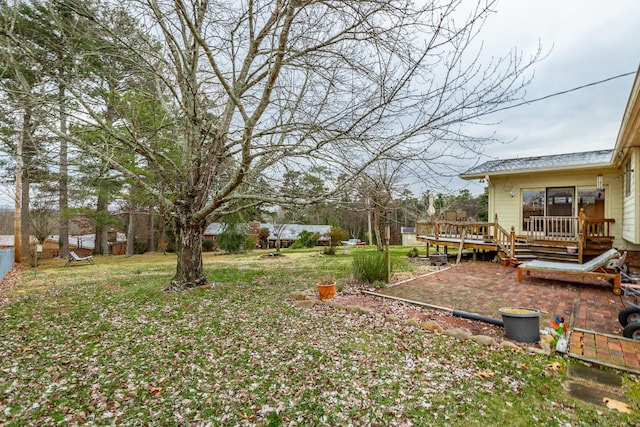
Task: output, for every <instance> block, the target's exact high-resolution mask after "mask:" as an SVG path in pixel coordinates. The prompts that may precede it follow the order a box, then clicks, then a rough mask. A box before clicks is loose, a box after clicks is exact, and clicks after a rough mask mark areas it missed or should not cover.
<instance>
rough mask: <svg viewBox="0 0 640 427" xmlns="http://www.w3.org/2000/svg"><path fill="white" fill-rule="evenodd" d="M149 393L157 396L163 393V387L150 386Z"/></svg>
mask: <svg viewBox="0 0 640 427" xmlns="http://www.w3.org/2000/svg"><path fill="white" fill-rule="evenodd" d="M149 393H150V394H151V395H153V396H157V395H159V394H160V393H162V387H149Z"/></svg>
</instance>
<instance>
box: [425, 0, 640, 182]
mask: <svg viewBox="0 0 640 427" xmlns="http://www.w3.org/2000/svg"><path fill="white" fill-rule="evenodd" d="M495 10H496V12H495V13H493V14H492V16H490V17H489V19H488V21H487V22H486V24H485V26H484V27H483V29H482V31H481V33H480V35H479V39H481V40H482V41H483V43H484V49H483V55H482V57H483V58H487V59H488V58H490V57H491V56H504V54H505V53H507V52H508V51H509V50H510V49H514V48H516V49H518V50H520V51H522V52H523V53H524V54H525V55H531V54H533V53H535V51H536V50H537V47H538V43H540V44H541V45H542V48H543V51H545V52H548V55H547V56H546V58H544V59H542V60H541V61H540V62H539V63H538V64H536V65H535V66H534V77H533V80H532V82H531V84H530V85H529V86H527V87H526V95H525V98H524V99H525V100H527V101H529V100H534V99H536V98H540V97H544V96H547V95H551V94H553V93H557V92H561V91H565V90H569V89H573V88H576V87H578V86H582V85H587V84H590V83H593V82H597V81H600V80H604V79H608V78H610V77H613V76H617V75H620V74H625V73H629V72H633V73H635V72H636V71H637V69H638V65H640V32H639V31H640V1H638V0H612V1H610V2H603V1H596V0H563V1H557V0H535V1H532V0H501V1H499V2H498V4H497V6H496V7H495ZM633 79H634V75H630V76H626V77H622V78H618V79H615V80H612V81H609V82H606V83H601V84H597V85H594V86H590V87H588V88H585V89H580V90H577V91H575V92H571V93H568V94H564V95H559V96H555V97H551V98H548V99H545V100H542V101H539V102H533V103H529V104H527V105H524V106H520V107H516V108H513V109H509V110H505V111H502V112H498V113H494V114H491V115H489V116H486V117H485V118H484V120H485V122H487V123H494V124H492V125H490V126H484V127H482V128H477V129H475V131H477V132H479V133H483V132H484V133H485V134H490V133H494V132H495V136H496V138H498V139H499V140H501V141H506V142H507V143H505V144H502V143H493V144H490V145H488V146H487V147H486V148H485V155H486V157H485V158H481V159H480V163H483V162H484V161H487V160H491V159H510V158H521V157H529V156H538V155H548V154H563V153H574V152H580V151H592V150H600V149H611V148H613V147H614V145H615V141H616V137H617V135H618V130H619V128H620V123H621V121H622V114H623V112H624V108H625V106H626V103H627V100H628V98H629V94H630V91H631V86H632V84H633ZM471 166H473V163H470V164H469V167H471ZM452 184H453V185H452V188H455V187H456V185H457V186H460V187H464V188H468V189H469V190H470V191H471V192H472V193H474V194H478V193H480V192H482V190H483V185H482V184H480V183H478V182H477V181H476V182H471V183H469V182H467V181H462V180H457V181H456V182H453V183H452ZM460 187H458V188H460ZM419 191H420V190H419ZM422 191H424V189H422Z"/></svg>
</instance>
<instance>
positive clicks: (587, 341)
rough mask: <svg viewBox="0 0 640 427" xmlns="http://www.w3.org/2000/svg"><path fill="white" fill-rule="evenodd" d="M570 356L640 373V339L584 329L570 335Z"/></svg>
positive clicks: (575, 330) (574, 331) (576, 330)
mask: <svg viewBox="0 0 640 427" xmlns="http://www.w3.org/2000/svg"><path fill="white" fill-rule="evenodd" d="M568 354H569V356H571V357H575V358H576V359H581V360H585V361H587V362H594V363H597V364H600V365H604V366H609V367H613V368H623V369H625V370H627V371H629V372H634V373H636V374H640V358H639V357H638V356H639V355H640V341H635V340H630V339H628V338H621V337H619V336H615V335H609V334H603V333H598V332H594V331H585V330H583V329H579V328H577V329H573V330H572V331H571V334H570V336H569V351H568Z"/></svg>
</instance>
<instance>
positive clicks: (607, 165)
mask: <svg viewBox="0 0 640 427" xmlns="http://www.w3.org/2000/svg"><path fill="white" fill-rule="evenodd" d="M614 166H615V165H613V164H612V163H611V162H602V163H591V164H587V165H568V166H558V167H551V168H539V169H518V170H510V171H485V172H477V173H470V174H467V173H464V174H461V175H460V178H462V179H464V180H467V181H471V180H474V179H483V178H485V177H487V176H489V177H492V176H506V175H509V176H513V175H522V174H525V173H526V174H531V173H536V174H538V173H545V172H558V171H574V170H588V169H594V168H598V169H601V170H602V169H615V167H614Z"/></svg>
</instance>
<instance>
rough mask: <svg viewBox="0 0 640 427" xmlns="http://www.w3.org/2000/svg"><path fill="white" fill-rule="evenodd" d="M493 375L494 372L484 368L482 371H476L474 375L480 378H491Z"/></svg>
mask: <svg viewBox="0 0 640 427" xmlns="http://www.w3.org/2000/svg"><path fill="white" fill-rule="evenodd" d="M494 376H495V374H494V373H493V372H491V371H487V370H486V369H485V370H483V371H478V372H476V377H478V378H480V379H485V378H493V377H494Z"/></svg>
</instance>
